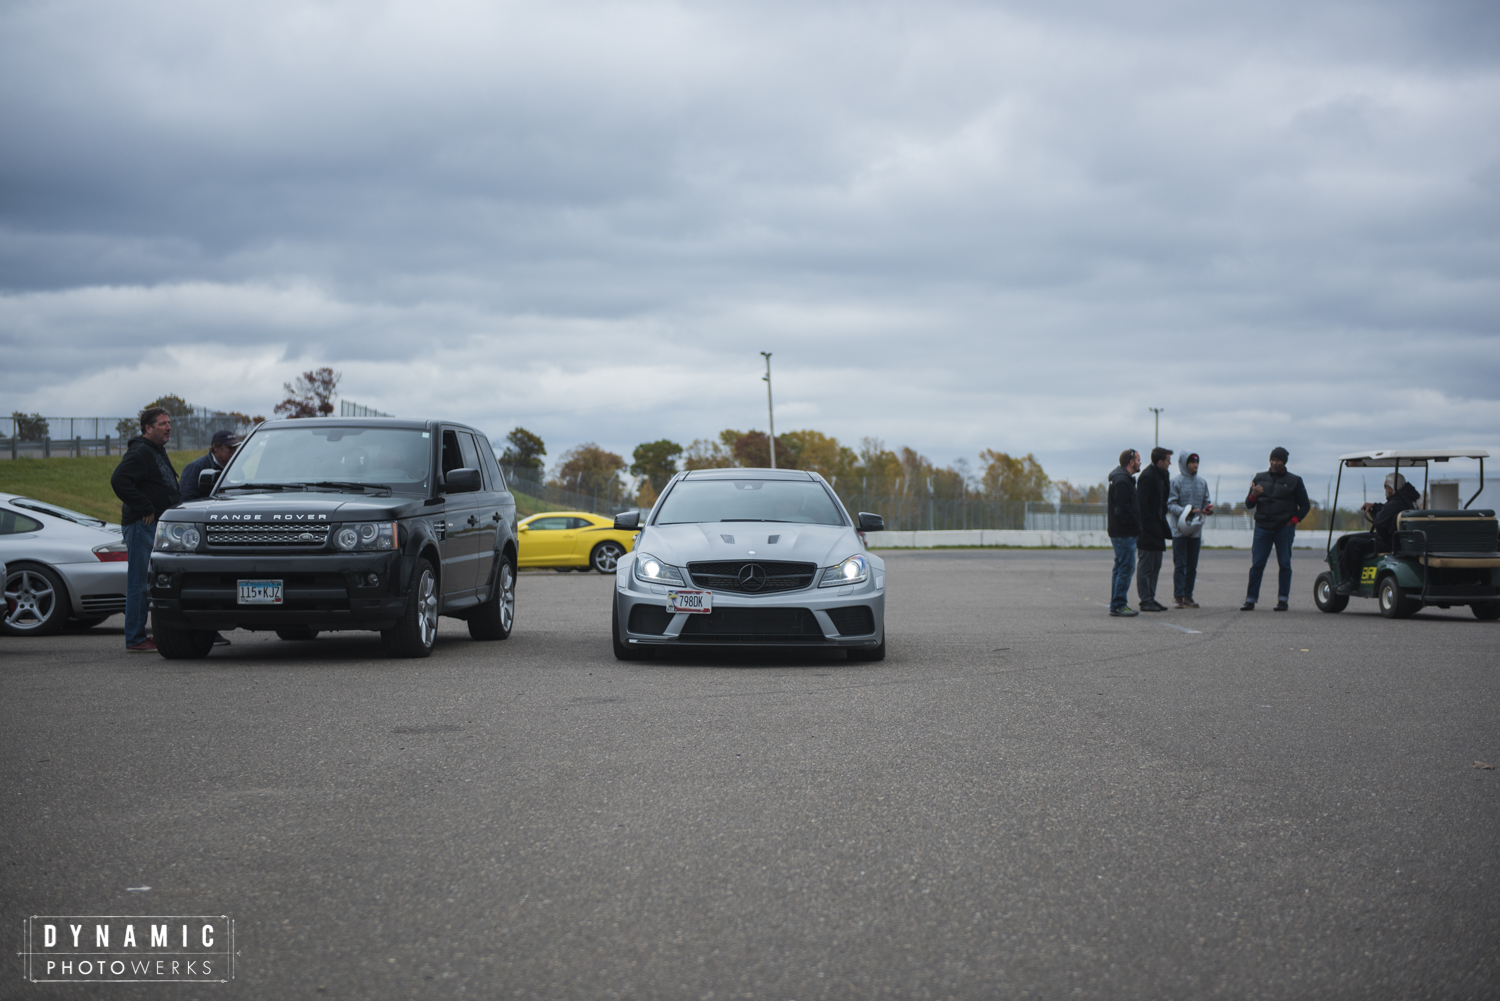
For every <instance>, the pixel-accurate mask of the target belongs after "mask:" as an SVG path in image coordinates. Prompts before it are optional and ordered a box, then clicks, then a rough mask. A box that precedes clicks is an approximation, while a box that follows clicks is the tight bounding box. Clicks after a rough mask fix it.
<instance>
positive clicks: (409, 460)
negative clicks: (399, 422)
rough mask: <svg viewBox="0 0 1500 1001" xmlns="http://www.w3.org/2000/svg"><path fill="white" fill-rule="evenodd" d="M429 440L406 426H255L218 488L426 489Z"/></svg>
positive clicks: (409, 491) (418, 490) (430, 445)
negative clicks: (324, 484)
mask: <svg viewBox="0 0 1500 1001" xmlns="http://www.w3.org/2000/svg"><path fill="white" fill-rule="evenodd" d="M431 455H432V439H431V438H430V437H428V434H427V432H425V431H418V430H408V429H406V428H360V427H327V426H324V427H314V428H295V427H288V428H275V429H272V430H267V431H258V432H256V433H255V434H254V435H252V436H251V438H250V440H249V441H247V442H245V444H244V445H242V446H240V450H239V451H238V452H236V453H235V455H234V458H233V459H231V460H230V463H229V468H228V469H227V470H225V471H224V475H223V476H221V477H220V478H219V489H224V488H226V487H233V486H238V485H241V484H246V483H249V484H256V483H317V482H321V481H324V480H332V481H338V482H348V483H369V484H382V485H384V486H388V487H390V488H391V489H393V490H398V491H401V492H402V493H418V492H421V493H425V492H426V491H427V467H428V464H429V463H430V462H431Z"/></svg>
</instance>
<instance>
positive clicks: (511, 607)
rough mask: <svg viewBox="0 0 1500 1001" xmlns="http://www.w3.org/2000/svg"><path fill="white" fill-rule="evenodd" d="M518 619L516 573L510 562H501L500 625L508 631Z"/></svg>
mask: <svg viewBox="0 0 1500 1001" xmlns="http://www.w3.org/2000/svg"><path fill="white" fill-rule="evenodd" d="M515 621H516V573H515V571H514V570H512V569H511V568H510V563H508V562H506V563H502V564H500V626H501V628H503V629H504V630H505V631H506V632H507V633H508V632H510V627H511V626H512V625H514V624H515Z"/></svg>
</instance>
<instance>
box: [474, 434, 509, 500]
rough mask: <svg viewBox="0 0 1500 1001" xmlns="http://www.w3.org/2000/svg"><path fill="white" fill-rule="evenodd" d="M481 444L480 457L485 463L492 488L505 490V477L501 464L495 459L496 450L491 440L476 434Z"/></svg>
mask: <svg viewBox="0 0 1500 1001" xmlns="http://www.w3.org/2000/svg"><path fill="white" fill-rule="evenodd" d="M476 440H477V442H478V444H479V459H480V461H481V462H483V463H484V472H485V475H486V476H487V477H488V478H489V481H490V487H489V488H490V489H491V490H504V489H505V477H504V476H501V475H500V464H499V463H497V462H496V461H495V450H494V448H493V447H491V445H490V440H489V439H488V438H486V437H485V436H484V435H478V436H476Z"/></svg>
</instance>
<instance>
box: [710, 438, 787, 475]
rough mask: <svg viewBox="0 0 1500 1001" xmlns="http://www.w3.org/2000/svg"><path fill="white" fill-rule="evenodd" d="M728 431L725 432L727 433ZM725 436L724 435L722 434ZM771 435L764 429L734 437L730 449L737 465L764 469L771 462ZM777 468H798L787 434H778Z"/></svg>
mask: <svg viewBox="0 0 1500 1001" xmlns="http://www.w3.org/2000/svg"><path fill="white" fill-rule="evenodd" d="M727 433H728V432H725V434H727ZM720 437H723V435H720ZM768 441H769V437H768V436H767V435H766V433H765V432H764V431H746V432H745V433H744V434H742V435H740V436H739V437H738V438H736V439H734V444H733V446H732V447H731V449H730V451H731V452H732V453H733V455H734V464H735V465H736V466H751V467H754V468H758V469H764V468H766V467H767V466H769V465H770V464H771V448H770V445H769V444H768ZM776 468H777V469H796V468H797V465H796V458H795V456H793V454H792V448H791V444H790V443H789V442H788V441H787V440H786V436H785V435H777V436H776Z"/></svg>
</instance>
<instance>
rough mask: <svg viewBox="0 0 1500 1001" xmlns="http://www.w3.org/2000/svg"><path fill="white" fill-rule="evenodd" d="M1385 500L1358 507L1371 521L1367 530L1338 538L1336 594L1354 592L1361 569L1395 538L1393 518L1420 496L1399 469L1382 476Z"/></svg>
mask: <svg viewBox="0 0 1500 1001" xmlns="http://www.w3.org/2000/svg"><path fill="white" fill-rule="evenodd" d="M1385 498H1386V500H1385V503H1384V504H1365V505H1363V506H1362V507H1361V508H1360V510H1361V511H1363V512H1364V513H1365V517H1366V518H1367V519H1369V521H1370V531H1368V532H1356V533H1352V534H1350V535H1346V536H1344V537H1343V538H1342V539H1340V540H1339V586H1338V588H1337V589H1336V592H1335V593H1337V594H1345V595H1349V594H1354V593H1356V592H1357V591H1358V590H1359V577H1360V569H1361V568H1362V567H1363V566H1364V564H1365V560H1367V559H1369V558H1370V557H1371V556H1374V555H1375V554H1376V553H1388V552H1390V551H1391V549H1392V548H1393V546H1394V542H1395V538H1396V519H1397V518H1398V517H1399V516H1400V514H1401V512H1402V511H1412V510H1415V509H1416V507H1417V503H1418V502H1419V501H1420V500H1421V499H1422V495H1421V494H1419V493H1417V488H1416V487H1414V486H1412V485H1411V484H1410V483H1408V482H1406V477H1404V476H1402V475H1401V474H1400V473H1389V474H1387V475H1386V478H1385Z"/></svg>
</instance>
